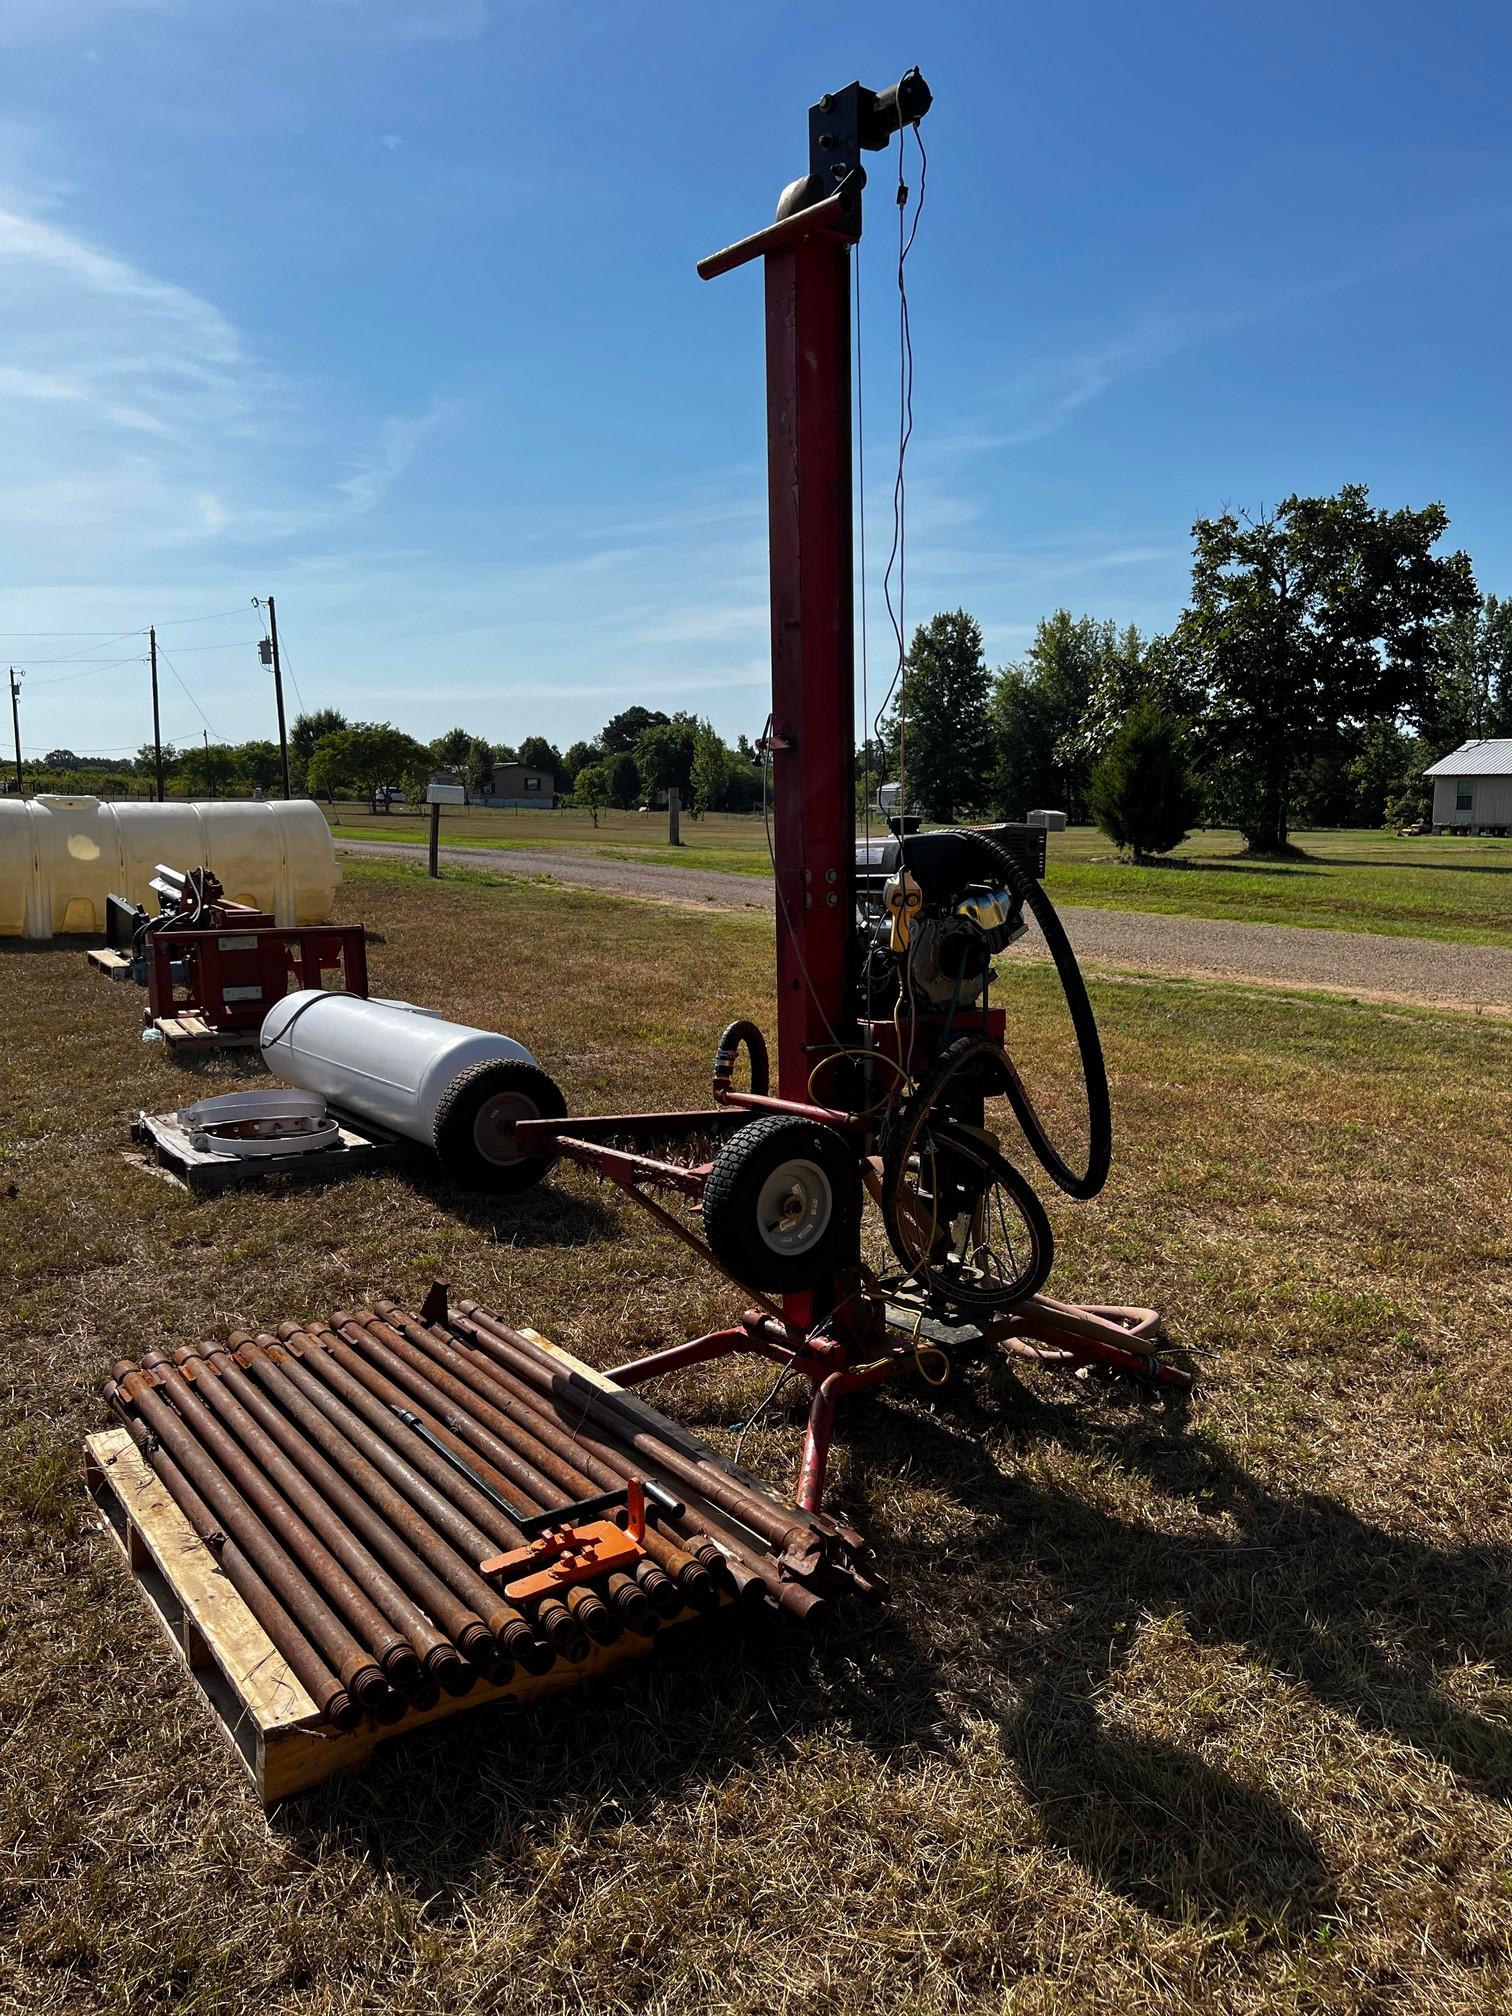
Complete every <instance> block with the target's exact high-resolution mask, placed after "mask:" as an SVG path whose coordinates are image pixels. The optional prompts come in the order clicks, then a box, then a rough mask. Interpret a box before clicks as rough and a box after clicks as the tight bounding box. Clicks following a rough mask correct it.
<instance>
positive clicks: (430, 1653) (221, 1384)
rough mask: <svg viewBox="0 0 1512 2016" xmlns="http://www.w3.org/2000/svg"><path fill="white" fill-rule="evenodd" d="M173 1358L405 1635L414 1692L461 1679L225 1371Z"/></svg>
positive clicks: (192, 1356)
mask: <svg viewBox="0 0 1512 2016" xmlns="http://www.w3.org/2000/svg"><path fill="white" fill-rule="evenodd" d="M173 1360H174V1363H175V1365H176V1366H177V1367H178V1369H179V1371H180V1372H181V1373H182V1375H183V1376H184V1378H185V1379H186V1380H187V1381H188V1382H189V1384H190V1385H191V1386H192V1387H193V1389H194V1392H195V1393H196V1394H197V1395H198V1397H199V1398H200V1399H202V1400H203V1401H204V1402H205V1403H206V1405H207V1406H208V1407H209V1408H210V1410H211V1412H212V1413H214V1414H216V1415H218V1417H219V1419H220V1424H221V1426H222V1427H223V1428H225V1429H226V1430H227V1431H228V1432H229V1433H230V1434H232V1435H234V1436H235V1437H236V1439H237V1441H238V1442H240V1444H241V1446H242V1448H243V1449H244V1450H245V1451H246V1453H247V1454H248V1456H250V1457H251V1459H252V1460H253V1462H254V1463H256V1464H257V1465H258V1467H259V1468H260V1469H261V1471H262V1473H263V1475H264V1477H265V1478H266V1479H267V1481H268V1482H269V1483H270V1484H271V1485H273V1486H274V1487H275V1488H276V1489H277V1490H278V1491H279V1492H281V1493H282V1495H283V1497H284V1498H285V1499H286V1500H287V1501H288V1503H289V1504H290V1505H291V1506H292V1507H293V1509H294V1510H295V1512H297V1513H298V1515H299V1517H300V1518H301V1519H303V1520H304V1522H305V1524H306V1525H307V1526H308V1527H309V1529H310V1531H311V1532H312V1533H313V1534H314V1535H315V1536H316V1538H317V1539H319V1540H321V1541H323V1542H324V1544H325V1545H326V1546H327V1547H328V1548H329V1549H330V1551H331V1554H332V1556H333V1557H334V1558H335V1559H336V1560H337V1561H339V1562H340V1563H341V1565H342V1567H343V1568H345V1569H346V1571H347V1573H348V1574H349V1575H350V1576H351V1578H352V1580H353V1581H354V1582H355V1583H356V1585H357V1587H358V1588H359V1589H360V1590H361V1591H362V1593H363V1595H364V1596H366V1597H367V1599H368V1601H369V1602H370V1603H371V1604H372V1605H373V1606H374V1608H375V1609H376V1610H377V1612H378V1613H379V1615H380V1616H382V1617H383V1618H385V1619H386V1621H387V1622H388V1623H389V1624H390V1625H391V1626H392V1627H393V1629H394V1630H395V1631H398V1632H400V1633H402V1634H403V1636H404V1638H405V1639H406V1641H407V1642H408V1644H409V1646H410V1649H411V1650H412V1652H413V1653H414V1654H415V1657H416V1660H417V1662H418V1663H417V1665H416V1667H415V1668H414V1670H413V1672H412V1673H411V1674H410V1676H409V1678H408V1681H407V1683H406V1684H407V1686H408V1688H409V1690H410V1691H413V1690H414V1689H415V1688H416V1687H417V1686H418V1685H419V1684H420V1676H421V1674H422V1673H424V1674H426V1675H428V1676H429V1677H430V1678H431V1679H432V1680H434V1681H435V1682H436V1683H437V1684H438V1685H439V1684H440V1682H441V1680H442V1678H443V1676H445V1677H446V1678H448V1679H454V1678H456V1676H457V1675H458V1674H459V1673H460V1671H461V1668H462V1655H461V1653H460V1652H459V1651H458V1650H457V1648H456V1646H455V1645H453V1644H452V1642H451V1640H450V1639H449V1638H447V1637H445V1636H444V1635H443V1634H442V1633H441V1632H440V1631H439V1630H437V1628H436V1626H435V1625H434V1624H433V1623H432V1622H431V1620H430V1618H429V1617H427V1616H426V1615H425V1613H424V1611H423V1610H422V1609H421V1608H420V1606H419V1604H418V1603H416V1602H414V1601H413V1599H412V1598H411V1597H410V1596H408V1595H407V1594H406V1593H405V1591H404V1590H403V1589H401V1588H400V1586H399V1584H398V1583H397V1582H396V1581H395V1580H394V1578H393V1576H392V1575H390V1574H389V1573H388V1571H387V1569H386V1568H384V1566H383V1564H382V1563H381V1562H380V1561H379V1560H378V1559H377V1558H376V1556H375V1555H373V1554H372V1553H371V1552H370V1551H369V1549H368V1548H367V1547H365V1546H364V1545H363V1544H362V1541H361V1539H360V1538H359V1537H358V1536H357V1535H356V1534H355V1533H354V1532H353V1530H352V1528H351V1527H350V1526H349V1525H348V1524H347V1522H346V1521H345V1520H344V1519H343V1518H341V1516H340V1515H339V1513H337V1512H336V1511H335V1510H333V1508H332V1507H331V1505H330V1504H329V1503H328V1502H327V1501H326V1499H325V1498H323V1497H322V1496H321V1494H320V1492H319V1491H317V1490H316V1488H315V1486H314V1485H313V1484H312V1483H311V1482H310V1480H309V1478H307V1477H306V1476H305V1474H304V1472H303V1471H302V1470H301V1469H300V1468H299V1467H298V1465H297V1464H295V1463H294V1462H293V1461H292V1460H291V1459H290V1458H289V1457H288V1456H287V1455H286V1454H285V1452H284V1451H283V1450H282V1449H281V1448H280V1447H279V1445H278V1443H277V1441H276V1440H275V1439H274V1437H273V1436H272V1435H270V1434H269V1432H268V1431H267V1429H266V1428H264V1426H263V1425H262V1423H261V1422H260V1421H259V1420H258V1419H257V1418H256V1416H255V1415H254V1414H253V1413H252V1412H251V1410H250V1409H249V1408H247V1407H244V1406H243V1405H242V1403H241V1401H240V1399H239V1398H238V1397H237V1395H236V1394H235V1393H233V1392H232V1391H231V1389H230V1387H229V1386H228V1384H227V1383H226V1381H225V1379H224V1378H223V1377H222V1376H221V1374H220V1373H219V1372H217V1371H216V1370H215V1368H214V1367H213V1366H212V1365H211V1364H210V1363H209V1361H208V1360H207V1359H206V1358H205V1357H204V1356H203V1355H202V1354H201V1353H200V1352H198V1351H196V1350H194V1349H193V1348H192V1347H191V1346H190V1345H187V1344H185V1345H182V1346H181V1347H180V1348H179V1349H178V1350H177V1351H175V1352H174V1354H173ZM391 1677H394V1676H391Z"/></svg>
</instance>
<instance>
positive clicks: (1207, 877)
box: [334, 806, 1512, 946]
mask: <svg viewBox="0 0 1512 2016" xmlns="http://www.w3.org/2000/svg"><path fill="white" fill-rule="evenodd" d="M337 811H338V813H339V818H338V820H337V822H336V823H335V826H334V830H335V832H336V834H337V836H338V837H339V838H342V839H350V840H408V841H410V842H412V843H418V842H421V841H423V840H424V839H425V837H426V832H425V827H424V825H423V824H422V822H421V821H420V820H419V819H416V818H413V817H410V818H405V817H402V816H398V815H392V814H391V815H389V816H387V817H378V818H371V817H368V816H366V815H365V812H363V811H362V809H361V808H358V807H355V806H352V807H346V808H341V807H338V808H337ZM442 834H443V838H444V839H445V840H446V841H447V842H448V843H449V844H451V845H456V846H468V847H490V848H502V849H505V850H508V849H512V848H520V847H531V848H535V847H547V848H557V849H564V850H567V851H569V852H571V851H576V850H577V849H580V848H581V849H587V850H588V851H589V852H591V853H594V854H599V855H602V856H604V857H606V858H609V859H614V858H616V857H617V858H619V859H622V860H630V861H654V862H657V863H661V864H666V863H667V862H668V861H669V860H673V861H676V863H677V864H678V865H679V866H681V867H685V868H722V869H725V870H728V871H731V872H734V873H737V874H743V875H768V874H770V872H771V864H770V859H769V857H768V854H767V845H766V836H765V833H764V832H763V829H762V824H761V820H760V818H759V816H756V817H741V816H732V815H724V814H713V815H711V816H709V817H708V818H704V819H700V820H686V819H685V820H684V822H683V834H684V837H685V841H686V844H685V845H684V846H683V847H681V848H679V849H675V850H674V849H670V848H668V847H667V845H666V820H665V818H664V817H660V816H652V815H649V814H648V815H646V816H645V817H642V816H641V814H640V813H638V812H601V813H600V814H599V824H598V826H597V827H595V826H594V825H593V823H592V821H591V820H590V818H589V816H588V814H587V813H586V812H583V813H579V812H575V811H564V812H504V811H495V812H490V811H487V810H485V809H482V808H476V807H459V808H456V809H452V808H448V809H447V811H446V812H445V814H444V815H443V820H442ZM1293 837H1294V839H1295V840H1296V842H1297V844H1298V845H1299V846H1300V847H1301V848H1302V849H1303V851H1304V853H1305V854H1306V856H1307V857H1308V858H1307V859H1306V860H1304V861H1285V862H1280V861H1248V860H1246V859H1244V858H1243V855H1242V852H1241V849H1242V846H1243V842H1242V841H1241V839H1240V837H1239V835H1238V834H1237V833H1229V832H1217V831H1215V832H1211V833H1198V834H1194V835H1193V836H1192V838H1191V839H1189V840H1187V841H1185V842H1184V843H1183V844H1182V846H1180V847H1179V848H1177V849H1176V850H1175V852H1174V853H1173V854H1172V856H1171V857H1170V861H1169V862H1168V863H1163V864H1161V865H1159V866H1156V867H1139V868H1136V867H1133V866H1131V865H1129V864H1128V863H1126V862H1121V861H1120V860H1118V858H1117V855H1116V852H1115V850H1114V848H1113V846H1112V844H1111V842H1110V841H1109V840H1108V839H1107V837H1106V836H1105V835H1104V834H1102V833H1100V832H1098V831H1097V829H1096V828H1095V827H1089V826H1083V827H1077V828H1074V829H1072V830H1071V831H1068V832H1065V833H1054V834H1052V835H1051V836H1050V851H1049V869H1048V873H1047V875H1046V887H1047V888H1048V889H1049V890H1050V892H1051V894H1052V895H1053V896H1054V897H1055V900H1056V901H1057V902H1058V903H1076V904H1085V905H1087V906H1089V907H1091V908H1094V909H1103V910H1138V911H1148V912H1166V913H1171V914H1176V915H1181V916H1186V917H1219V918H1229V919H1231V920H1233V921H1234V922H1235V923H1247V924H1304V925H1313V926H1316V927H1318V928H1320V929H1324V930H1332V931H1380V932H1385V933H1387V934H1388V935H1390V936H1394V937H1402V936H1406V937H1420V938H1443V939H1451V940H1458V941H1459V942H1461V943H1464V944H1478V945H1508V946H1512V840H1471V839H1452V838H1440V839H1432V838H1423V839H1416V840H1401V839H1398V838H1397V836H1396V835H1395V834H1394V833H1378V832H1366V831H1360V832H1340V831H1329V832H1317V833H1309V832H1303V833H1297V834H1295V835H1294V836H1293Z"/></svg>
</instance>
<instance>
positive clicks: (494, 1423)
mask: <svg viewBox="0 0 1512 2016" xmlns="http://www.w3.org/2000/svg"><path fill="white" fill-rule="evenodd" d="M383 1306H384V1307H385V1308H390V1309H392V1305H391V1304H387V1303H386V1304H384V1305H383ZM392 1317H393V1320H392V1323H390V1324H389V1325H388V1327H389V1328H390V1330H394V1329H398V1330H402V1332H403V1338H404V1341H405V1342H407V1343H408V1344H409V1346H410V1348H411V1350H412V1351H413V1352H415V1353H416V1354H417V1356H416V1358H415V1359H414V1360H412V1361H411V1362H413V1363H415V1364H417V1365H420V1366H422V1367H424V1368H425V1369H424V1370H423V1371H422V1374H421V1376H430V1377H432V1378H434V1376H435V1374H436V1373H438V1372H442V1371H445V1372H449V1373H450V1374H451V1375H452V1376H451V1379H450V1380H449V1381H448V1382H447V1383H445V1385H444V1387H443V1390H444V1391H446V1392H447V1393H449V1394H451V1395H452V1396H453V1397H455V1398H456V1400H457V1402H458V1404H459V1406H462V1407H463V1408H465V1409H466V1411H467V1412H469V1413H470V1414H471V1415H472V1417H473V1418H474V1419H475V1420H477V1421H478V1422H480V1424H482V1425H484V1426H486V1428H487V1429H489V1430H491V1431H493V1432H494V1433H496V1434H498V1435H499V1436H500V1437H501V1438H502V1437H505V1436H510V1437H513V1438H515V1439H517V1440H518V1441H519V1443H520V1445H521V1446H522V1447H531V1448H533V1450H534V1451H535V1452H536V1453H535V1460H536V1462H537V1463H538V1464H539V1466H540V1467H541V1468H542V1469H543V1470H549V1469H550V1468H551V1465H552V1464H553V1463H554V1464H555V1465H556V1471H557V1475H558V1476H559V1479H560V1481H561V1482H562V1484H563V1486H564V1488H566V1489H567V1490H569V1491H570V1492H571V1493H572V1496H573V1497H575V1498H584V1497H588V1496H590V1495H591V1494H592V1493H593V1492H594V1491H596V1490H597V1491H606V1490H608V1491H613V1490H618V1489H619V1488H620V1487H621V1486H622V1485H623V1484H625V1483H626V1482H627V1481H628V1479H629V1478H631V1477H634V1476H639V1475H641V1474H643V1472H644V1471H645V1468H646V1466H645V1464H637V1463H636V1462H635V1461H634V1460H633V1459H632V1458H631V1457H629V1456H628V1455H624V1454H623V1453H621V1452H618V1451H613V1452H611V1451H609V1450H607V1449H604V1448H601V1447H600V1446H599V1444H598V1442H597V1439H596V1438H593V1439H590V1438H588V1437H587V1436H585V1435H584V1433H583V1432H582V1430H581V1429H580V1430H579V1432H578V1434H577V1435H576V1436H575V1437H574V1436H573V1435H571V1434H569V1433H568V1431H567V1430H566V1429H564V1428H563V1427H562V1425H561V1423H560V1422H559V1421H556V1420H553V1419H551V1418H549V1417H548V1416H546V1415H545V1414H544V1413H543V1412H542V1411H541V1410H540V1409H539V1408H538V1407H536V1406H535V1405H534V1404H533V1399H532V1389H529V1388H524V1387H522V1386H521V1385H520V1384H518V1383H516V1382H515V1381H514V1380H512V1379H511V1377H510V1375H509V1374H508V1373H507V1372H505V1371H504V1370H503V1369H502V1368H500V1367H499V1366H497V1365H495V1364H494V1363H492V1361H489V1360H486V1359H483V1358H482V1357H481V1354H478V1355H476V1356H473V1357H469V1356H468V1355H467V1353H466V1352H465V1351H464V1350H459V1349H458V1347H457V1346H456V1344H455V1343H453V1342H452V1341H451V1340H449V1339H448V1340H446V1341H445V1342H443V1341H442V1340H441V1339H440V1338H438V1337H437V1336H436V1335H435V1333H434V1332H433V1331H430V1330H427V1329H426V1328H425V1327H424V1326H423V1325H421V1324H419V1323H417V1322H415V1321H414V1319H413V1318H411V1317H407V1316H406V1315H405V1314H404V1312H403V1311H402V1310H398V1309H392ZM438 1383H440V1382H438ZM535 1397H539V1396H535ZM548 1459H549V1460H548ZM569 1478H570V1479H571V1482H570V1483H568V1481H567V1480H568V1479H569ZM644 1544H645V1547H646V1551H647V1553H648V1554H649V1555H650V1556H651V1563H650V1564H649V1565H651V1566H652V1567H654V1568H657V1569H660V1570H661V1571H662V1574H663V1575H665V1576H667V1577H668V1578H670V1579H671V1580H672V1581H673V1582H675V1583H676V1584H677V1585H678V1587H679V1588H680V1589H681V1590H682V1594H683V1595H684V1596H685V1597H686V1598H687V1600H688V1601H689V1602H690V1603H691V1604H692V1605H693V1607H694V1608H695V1609H704V1610H707V1609H712V1608H714V1607H715V1606H716V1605H717V1603H718V1590H717V1589H716V1588H714V1587H713V1586H712V1584H710V1583H709V1582H707V1581H706V1580H705V1577H706V1576H707V1575H708V1573H709V1572H710V1571H709V1565H708V1563H707V1562H701V1561H699V1560H698V1558H697V1557H696V1556H695V1555H694V1554H693V1553H691V1552H689V1551H688V1550H687V1549H685V1548H682V1547H679V1546H678V1545H677V1544H676V1542H675V1541H672V1540H670V1539H668V1538H667V1536H666V1535H664V1534H662V1533H661V1532H660V1531H658V1529H657V1528H656V1527H654V1526H648V1527H647V1529H646V1537H645V1542H644ZM646 1565H648V1564H645V1563H643V1564H642V1566H643V1567H645V1566H646ZM638 1579H640V1580H641V1582H642V1586H643V1587H644V1588H645V1590H646V1594H647V1596H648V1597H649V1598H650V1599H651V1601H652V1602H653V1603H654V1604H655V1605H656V1607H657V1609H658V1610H659V1611H660V1612H661V1614H663V1615H664V1616H675V1615H676V1613H677V1609H678V1608H680V1607H681V1603H680V1601H679V1602H678V1603H677V1604H676V1605H674V1604H673V1602H672V1601H671V1599H670V1597H669V1596H668V1594H667V1593H666V1592H665V1591H664V1590H663V1588H662V1585H661V1579H660V1577H659V1576H652V1575H648V1576H640V1577H639V1578H638Z"/></svg>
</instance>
